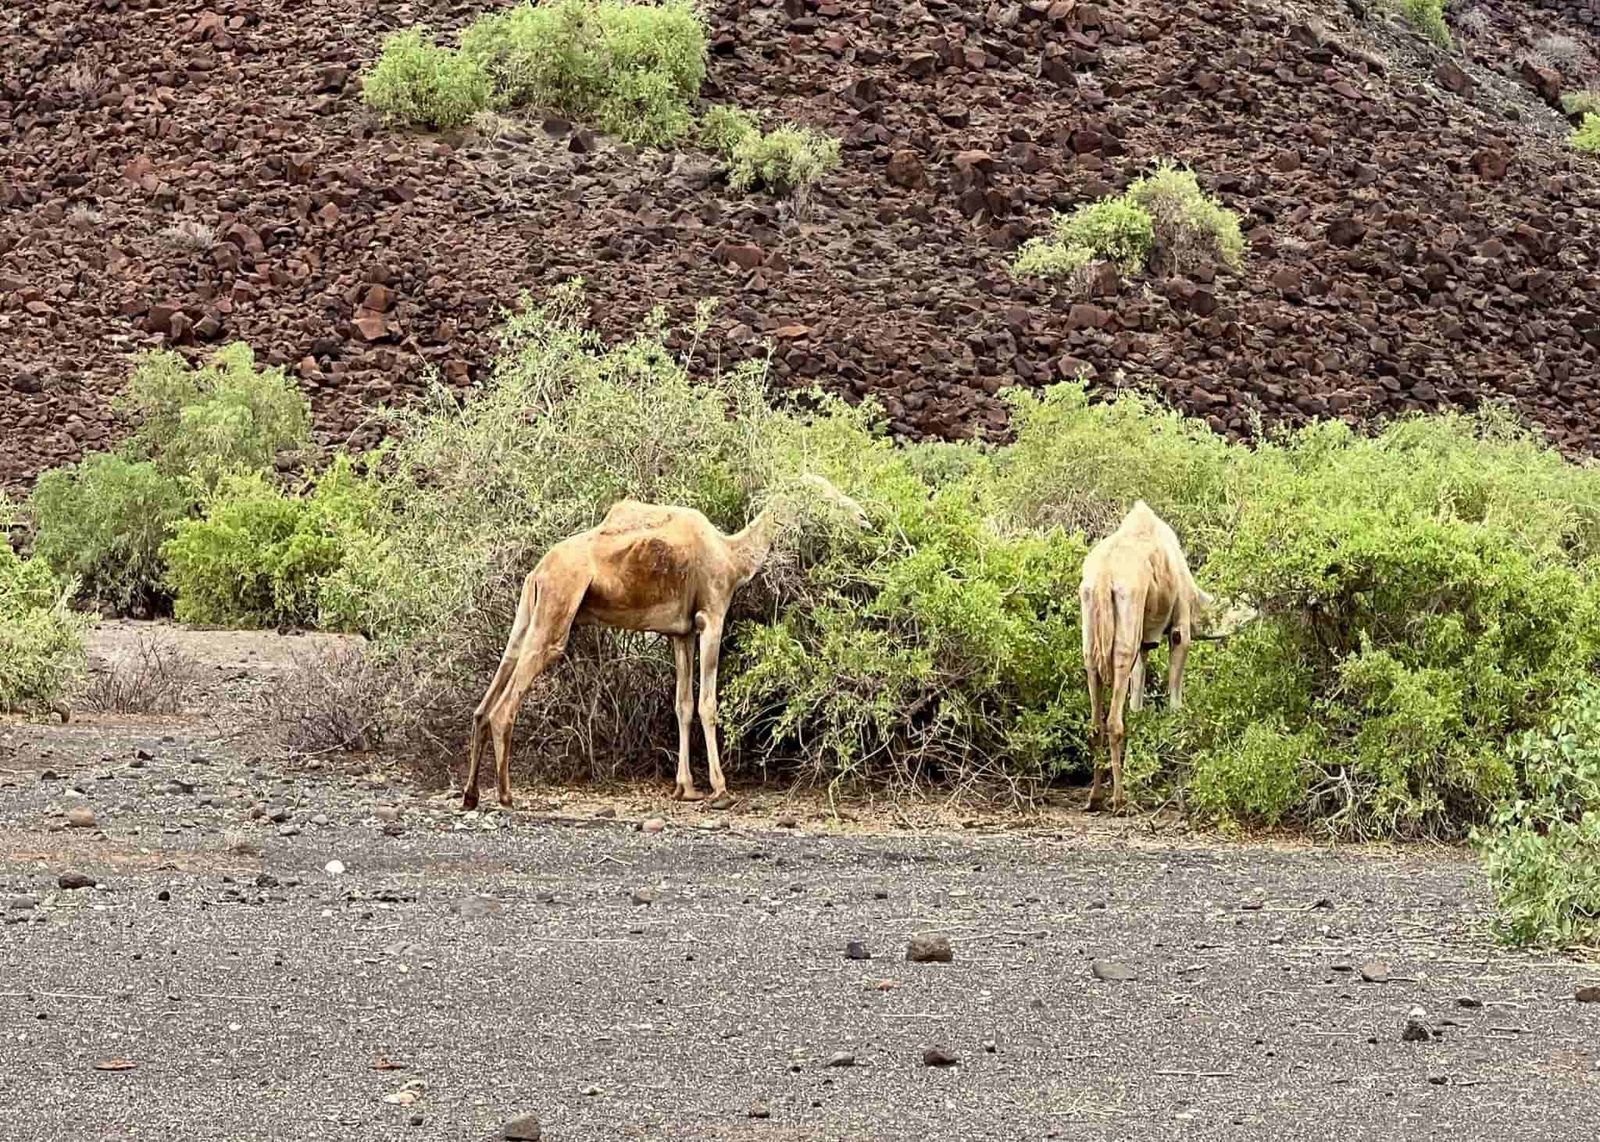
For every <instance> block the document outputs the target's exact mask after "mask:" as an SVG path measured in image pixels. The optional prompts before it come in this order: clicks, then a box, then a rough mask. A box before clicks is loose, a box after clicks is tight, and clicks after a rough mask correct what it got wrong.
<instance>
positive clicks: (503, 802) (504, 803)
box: [500, 793, 512, 809]
mask: <svg viewBox="0 0 1600 1142" xmlns="http://www.w3.org/2000/svg"><path fill="white" fill-rule="evenodd" d="M511 807H512V805H511V794H509V793H507V794H506V795H505V796H504V797H502V798H500V808H502V809H510V808H511Z"/></svg>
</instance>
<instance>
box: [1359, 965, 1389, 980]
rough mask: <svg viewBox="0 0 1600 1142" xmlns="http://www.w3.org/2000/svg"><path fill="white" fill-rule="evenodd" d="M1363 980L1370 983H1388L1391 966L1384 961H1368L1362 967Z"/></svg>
mask: <svg viewBox="0 0 1600 1142" xmlns="http://www.w3.org/2000/svg"><path fill="white" fill-rule="evenodd" d="M1361 978H1362V979H1364V980H1365V981H1366V982H1368V983H1388V982H1389V965H1388V964H1386V963H1384V962H1383V961H1382V960H1368V961H1367V962H1366V963H1364V964H1362V965H1361Z"/></svg>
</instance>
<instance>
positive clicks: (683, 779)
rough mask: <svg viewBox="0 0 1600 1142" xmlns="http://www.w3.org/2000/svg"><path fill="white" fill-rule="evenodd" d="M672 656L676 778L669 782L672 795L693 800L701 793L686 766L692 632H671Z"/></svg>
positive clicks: (690, 715) (691, 711)
mask: <svg viewBox="0 0 1600 1142" xmlns="http://www.w3.org/2000/svg"><path fill="white" fill-rule="evenodd" d="M672 657H673V660H674V662H675V663H676V665H677V668H678V698H677V711H678V779H677V781H676V782H674V783H673V786H672V799H673V800H674V801H694V800H697V799H698V798H699V796H700V794H699V792H697V791H696V789H695V787H694V774H693V773H692V772H691V771H690V769H689V730H690V726H691V725H692V723H693V720H694V636H692V635H673V636H672Z"/></svg>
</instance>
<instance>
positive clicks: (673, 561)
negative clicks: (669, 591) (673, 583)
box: [617, 534, 689, 580]
mask: <svg viewBox="0 0 1600 1142" xmlns="http://www.w3.org/2000/svg"><path fill="white" fill-rule="evenodd" d="M618 554H619V559H618V560H617V562H618V566H619V567H626V568H627V570H628V571H629V572H635V573H638V574H642V575H646V576H649V577H650V578H652V579H656V580H677V579H683V578H687V576H688V573H689V558H688V553H687V552H685V551H684V550H683V548H682V547H681V546H679V545H678V544H674V543H670V542H668V541H667V540H666V539H665V538H663V537H662V536H660V535H654V534H645V535H641V536H639V537H638V538H637V539H634V540H631V541H629V542H628V544H627V546H626V547H624V548H623V549H622V551H620V552H619V553H618Z"/></svg>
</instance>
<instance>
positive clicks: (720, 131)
mask: <svg viewBox="0 0 1600 1142" xmlns="http://www.w3.org/2000/svg"><path fill="white" fill-rule="evenodd" d="M760 133H761V120H760V119H758V118H757V117H756V115H755V113H754V112H752V111H745V110H743V109H741V108H738V107H728V106H725V105H723V104H718V105H716V106H714V107H710V108H707V110H706V113H705V115H704V116H702V117H701V119H700V145H701V146H703V147H705V148H706V149H707V150H709V151H714V152H715V153H717V154H719V155H721V156H722V157H723V158H729V157H731V156H732V155H733V152H734V148H736V147H737V146H738V145H739V144H740V143H742V142H744V141H745V139H746V138H748V137H749V136H751V135H759V134H760Z"/></svg>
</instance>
